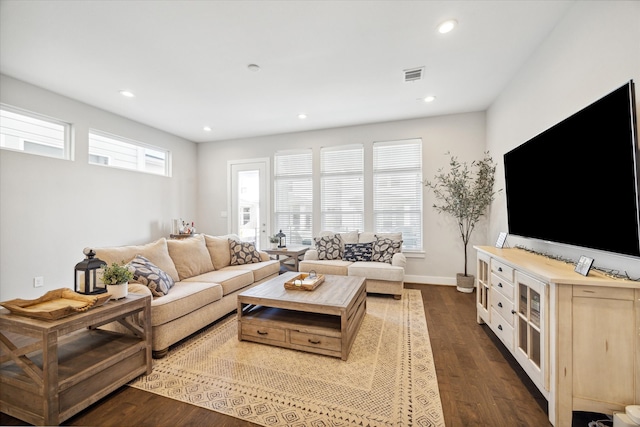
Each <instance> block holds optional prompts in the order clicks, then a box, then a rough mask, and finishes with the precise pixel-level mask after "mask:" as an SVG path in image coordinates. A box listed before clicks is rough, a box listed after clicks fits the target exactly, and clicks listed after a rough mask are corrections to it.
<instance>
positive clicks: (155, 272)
mask: <svg viewBox="0 0 640 427" xmlns="http://www.w3.org/2000/svg"><path fill="white" fill-rule="evenodd" d="M129 268H130V270H132V271H133V280H135V281H136V282H137V283H140V284H142V285H145V286H147V287H148V288H149V290H150V291H151V294H152V295H153V296H154V297H161V296H163V295H166V294H168V293H169V289H171V288H172V287H173V285H174V281H173V279H172V278H171V276H169V275H168V274H167V273H165V272H164V271H162V270H161V269H160V268H159V267H158V266H157V265H155V264H154V263H152V262H151V261H149V260H148V259H146V258H145V257H143V256H142V255H136V257H135V258H133V259H132V260H131V262H129Z"/></svg>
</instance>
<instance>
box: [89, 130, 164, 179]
mask: <svg viewBox="0 0 640 427" xmlns="http://www.w3.org/2000/svg"><path fill="white" fill-rule="evenodd" d="M170 157H171V153H170V152H169V151H168V150H165V149H162V148H158V147H153V146H151V145H148V144H144V143H142V142H138V141H133V140H130V139H127V138H124V137H121V136H117V135H111V134H108V133H106V132H101V131H98V130H94V129H91V130H90V131H89V163H90V164H92V165H102V166H111V167H115V168H122V169H131V170H136V171H140V172H148V173H152V174H156V175H164V176H171V163H170Z"/></svg>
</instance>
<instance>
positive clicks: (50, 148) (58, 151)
mask: <svg viewBox="0 0 640 427" xmlns="http://www.w3.org/2000/svg"><path fill="white" fill-rule="evenodd" d="M0 148H4V149H7V150H14V151H22V152H25V153H30V154H37V155H40V156H47V157H55V158H58V159H71V158H72V156H71V125H70V124H69V123H65V122H62V121H60V120H56V119H52V118H49V117H45V116H41V115H39V114H36V113H32V112H30V111H25V110H21V109H19V108H15V107H12V106H9V105H6V104H2V105H0Z"/></svg>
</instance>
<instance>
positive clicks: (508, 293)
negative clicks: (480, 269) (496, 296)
mask: <svg viewBox="0 0 640 427" xmlns="http://www.w3.org/2000/svg"><path fill="white" fill-rule="evenodd" d="M491 287H492V288H494V289H496V290H497V291H498V292H500V293H501V294H502V295H504V296H505V297H507V298H508V299H509V301H513V283H512V282H510V281H508V280H505V279H504V278H503V277H500V276H498V275H496V274H494V273H491Z"/></svg>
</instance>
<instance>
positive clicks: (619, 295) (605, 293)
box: [573, 285, 633, 301]
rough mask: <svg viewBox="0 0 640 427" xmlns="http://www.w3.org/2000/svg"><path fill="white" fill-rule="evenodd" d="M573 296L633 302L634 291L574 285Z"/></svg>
mask: <svg viewBox="0 0 640 427" xmlns="http://www.w3.org/2000/svg"><path fill="white" fill-rule="evenodd" d="M573 296H574V297H584V298H605V299H621V300H627V301H633V289H625V288H606V287H604V286H582V285H573Z"/></svg>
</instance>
